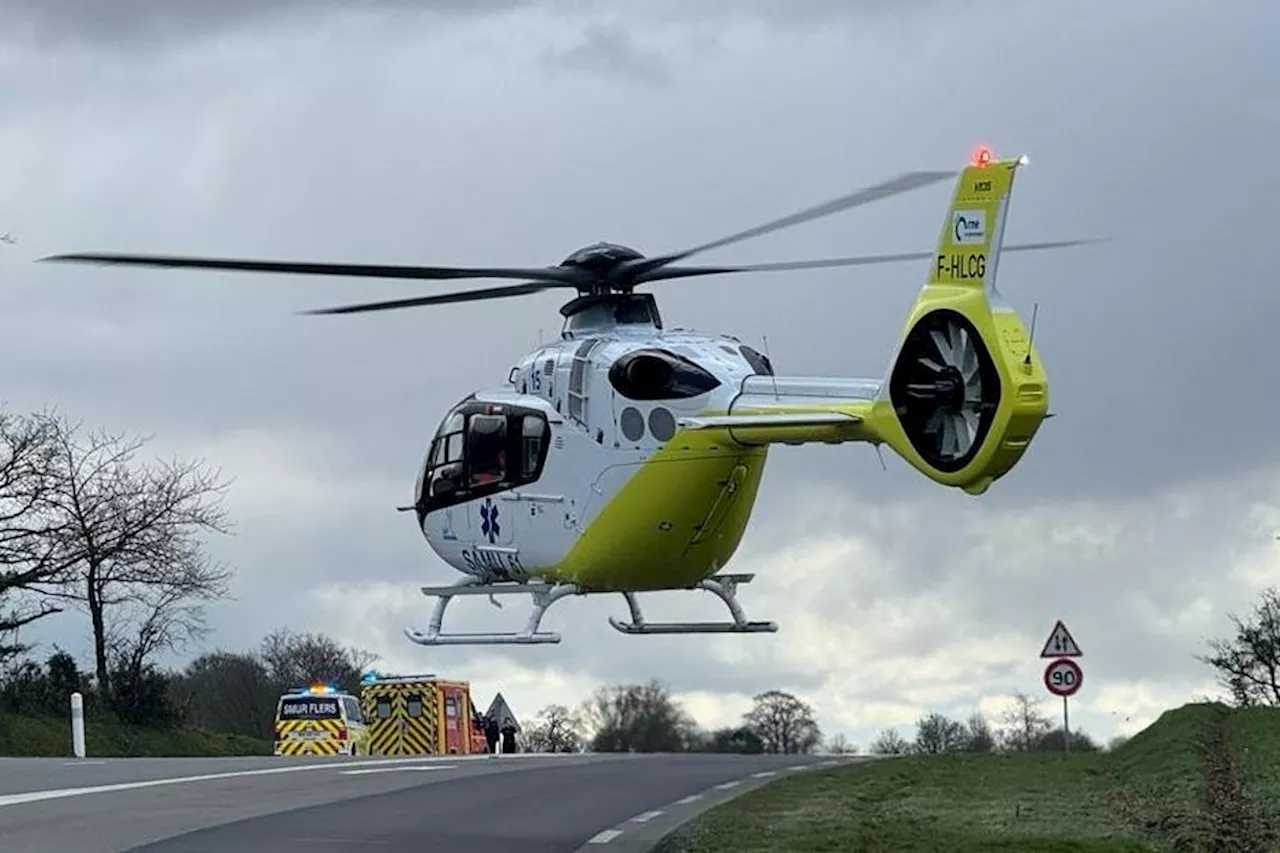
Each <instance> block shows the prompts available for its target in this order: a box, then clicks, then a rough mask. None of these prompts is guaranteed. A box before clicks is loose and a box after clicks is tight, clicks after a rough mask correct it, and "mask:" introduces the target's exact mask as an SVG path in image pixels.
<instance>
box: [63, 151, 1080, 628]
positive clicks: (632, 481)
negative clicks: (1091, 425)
mask: <svg viewBox="0 0 1280 853" xmlns="http://www.w3.org/2000/svg"><path fill="white" fill-rule="evenodd" d="M1025 162H1026V158H1025V157H1019V158H1016V159H1009V160H999V159H995V158H994V157H993V156H992V155H991V153H990V151H989V150H988V149H985V148H980V149H979V151H978V152H977V153H976V154H975V155H974V158H973V160H972V161H971V162H970V164H969V165H967V166H966V167H965V168H964V169H962V170H961V171H960V172H959V173H958V181H957V183H956V186H955V191H954V194H953V196H952V201H951V204H950V206H949V208H948V210H947V214H946V217H945V219H944V222H943V226H942V232H941V235H940V236H939V238H938V243H937V248H936V251H933V252H918V253H909V254H898V255H874V256H863V257H854V258H836V259H829V260H819V261H800V262H788V263H770V264H752V265H748V266H686V265H682V264H681V262H682V261H684V260H685V259H687V258H689V257H690V256H692V255H694V254H695V253H699V252H703V251H707V250H709V249H713V248H719V247H722V246H727V245H729V244H731V243H736V242H738V241H741V240H746V239H748V238H751V237H755V236H759V235H761V234H766V233H769V232H772V231H776V230H778V229H781V228H786V227H790V226H792V225H797V224H800V223H803V222H807V221H811V220H814V219H816V218H818V217H821V216H826V215H829V214H832V213H836V212H838V211H842V210H846V209H849V208H853V207H856V206H859V205H863V204H867V203H870V202H873V201H876V200H879V199H884V198H887V197H889V196H893V195H896V194H899V193H903V192H906V191H908V190H912V189H916V188H919V187H923V186H926V185H928V184H932V183H935V182H938V181H941V180H945V179H948V178H952V177H957V173H956V172H954V171H951V172H937V171H934V172H910V173H907V174H904V175H900V176H898V177H896V178H893V179H891V180H888V181H885V182H883V183H880V184H876V185H874V186H870V187H867V188H865V189H862V190H859V191H857V192H854V193H851V194H849V195H846V196H843V197H842V198H839V199H835V200H833V201H830V202H827V203H825V204H822V205H819V206H817V207H813V208H810V209H808V210H805V211H802V212H800V213H796V214H793V215H791V216H788V217H785V218H783V219H779V220H776V221H774V222H771V223H768V224H766V225H761V226H759V227H756V228H752V229H750V230H747V231H742V232H740V233H737V234H734V235H732V236H729V237H725V238H723V239H720V240H715V241H713V242H710V243H705V244H703V245H701V246H697V247H695V248H692V249H687V250H685V251H682V252H676V253H672V254H667V255H660V256H656V257H645V256H643V255H641V254H640V253H639V252H637V251H635V250H633V249H630V248H627V247H625V246H620V245H616V244H611V243H597V244H595V245H592V246H587V247H585V248H583V249H580V250H578V251H576V252H574V253H573V254H572V255H570V256H569V257H568V258H566V259H565V260H564V261H562V262H561V263H559V264H558V265H556V266H551V267H537V268H530V269H509V268H454V267H412V266H397V267H389V266H367V265H356V264H325V263H305V262H299V263H295V262H277V261H253V260H233V259H217V258H189V257H172V256H155V255H119V254H72V255H56V256H52V257H50V258H46V259H45V260H55V261H74V262H88V263H111V264H132V265H140V266H153V267H156V266H158V267H194V268H204V269H221V270H247V271H256V272H277V273H294V274H320V275H345V276H363V277H380V278H406V279H461V278H502V279H520V280H522V283H519V284H513V285H508V286H502V287H493V288H489V289H484V290H473V291H469V292H457V293H449V294H442V295H434V296H424V297H416V298H409V299H400V300H394V301H387V302H376V303H366V304H360V305H348V306H341V307H336V308H326V309H319V310H314V311H307V312H304V313H308V314H348V313H356V312H363V311H380V310H386V309H393V308H406V307H413V306H424V305H439V304H443V303H454V302H468V301H472V300H480V299H495V298H501V297H509V296H520V295H524V294H530V293H536V292H538V291H542V290H546V289H548V288H566V289H573V290H576V291H577V293H578V295H577V297H576V298H574V299H572V300H571V301H569V302H568V303H566V304H565V305H564V306H563V307H562V308H561V309H560V313H561V314H562V315H563V316H564V318H565V320H564V327H563V331H562V332H561V337H560V340H558V341H555V342H552V343H548V344H546V345H544V346H541V347H539V348H538V349H537V350H535V351H533V352H530V353H528V354H526V355H525V356H523V357H522V358H521V359H520V360H519V361H518V363H517V364H516V366H515V367H513V368H512V369H511V372H510V375H509V376H508V377H507V382H506V384H504V385H500V386H497V387H494V388H486V389H483V390H479V391H476V392H475V393H473V394H471V395H469V396H468V397H466V398H465V399H464V400H462V401H461V402H460V403H458V404H457V405H456V406H455V407H454V408H453V409H452V410H451V411H450V412H449V413H448V414H446V415H445V417H444V419H443V422H442V424H441V426H440V428H439V431H438V432H437V433H436V436H435V438H434V440H433V441H432V443H431V446H430V450H429V451H428V453H427V458H426V461H425V463H424V465H423V467H422V469H421V472H420V474H419V475H418V480H417V486H416V490H415V496H414V498H415V499H414V503H413V506H412V507H401V508H400V509H402V510H406V511H408V510H411V511H413V512H414V513H415V516H416V518H417V521H418V525H419V527H420V528H421V530H422V532H423V534H424V535H425V537H426V539H427V542H428V543H429V544H430V546H431V548H432V549H433V550H434V551H435V552H436V553H437V554H438V555H439V556H440V557H441V558H442V559H443V560H444V561H445V562H447V563H448V564H449V565H450V566H452V567H454V568H455V569H457V570H458V571H460V572H461V573H462V574H463V575H464V577H462V578H460V579H459V580H458V581H457V582H456V583H455V584H453V585H451V586H443V587H424V588H423V589H422V592H423V593H424V594H425V595H427V596H429V597H432V598H435V599H437V602H436V606H435V610H434V612H433V613H432V616H431V620H430V623H429V625H428V628H427V630H426V631H425V632H420V631H417V630H414V629H411V628H406V629H405V633H406V635H407V636H408V637H409V639H411V640H412V641H413V642H415V643H419V644H422V645H426V646H430V645H466V644H494V643H522V644H529V643H558V642H560V635H559V634H558V633H554V632H545V631H540V630H539V627H540V623H541V620H542V617H543V614H544V613H545V612H546V610H547V608H548V607H549V606H550V605H551V604H553V603H554V602H556V601H558V600H560V599H562V598H565V597H568V596H573V595H589V594H598V593H620V594H621V595H622V596H623V597H624V598H625V599H626V601H627V604H628V606H629V608H630V610H631V621H630V622H622V621H620V620H618V619H616V618H611V619H610V622H611V624H612V625H613V626H614V627H615V628H617V629H618V630H619V631H622V632H625V633H628V634H694V633H721V632H741V633H757V632H774V631H777V625H776V624H775V623H773V622H756V621H749V620H748V619H747V618H746V616H745V615H744V613H743V610H742V608H741V607H740V606H739V604H738V600H737V587H738V586H739V585H740V584H743V583H747V582H749V581H750V580H751V578H752V575H744V574H722V573H721V570H722V569H723V568H724V567H725V565H726V564H727V563H728V562H729V560H730V558H731V557H732V556H733V554H734V552H735V551H736V550H737V548H738V545H739V543H740V541H741V540H742V536H743V533H744V532H745V530H746V527H747V522H748V519H749V518H750V516H751V511H752V508H753V506H754V504H755V500H756V495H757V490H758V488H759V485H760V478H761V475H762V473H763V471H764V464H765V459H766V457H767V455H768V451H769V446H770V445H772V444H790V445H798V444H805V443H812V442H821V443H825V444H840V443H844V442H869V443H871V444H874V445H876V446H877V447H878V446H879V445H881V444H887V445H889V446H890V447H891V448H893V450H894V451H896V452H897V453H898V455H899V456H901V457H902V458H903V459H904V460H906V461H907V462H908V463H909V464H910V465H912V466H913V467H915V468H916V469H917V470H919V471H920V472H921V473H923V474H924V475H925V476H927V477H929V478H930V479H931V480H933V481H935V482H937V483H941V484H943V485H947V486H953V487H957V488H960V489H963V490H964V491H966V492H968V493H970V494H973V495H979V494H982V493H983V492H984V491H986V489H987V488H988V487H989V486H990V485H991V483H992V482H993V481H995V480H996V479H997V478H999V477H1001V476H1002V475H1004V474H1005V473H1006V472H1008V471H1009V470H1010V469H1011V468H1012V467H1013V466H1014V465H1015V464H1016V463H1017V462H1018V460H1019V459H1020V458H1021V456H1022V454H1023V453H1024V452H1025V451H1026V449H1027V447H1028V445H1029V444H1030V443H1031V440H1032V438H1033V437H1034V436H1035V434H1036V430H1037V429H1038V428H1039V426H1040V424H1041V422H1042V421H1043V420H1044V418H1045V417H1046V416H1048V402H1049V397H1048V382H1047V379H1046V377H1045V373H1044V370H1043V368H1042V367H1041V365H1040V363H1039V357H1038V356H1037V355H1036V353H1035V351H1034V348H1033V346H1032V341H1031V335H1030V334H1029V333H1028V330H1027V328H1026V327H1025V326H1024V325H1023V323H1022V321H1021V320H1020V319H1019V317H1018V315H1017V314H1016V313H1015V312H1014V310H1013V309H1012V308H1011V307H1010V306H1009V305H1008V304H1007V303H1006V302H1005V301H1004V299H1003V298H1002V297H1001V296H1000V294H999V293H998V291H997V290H996V287H995V279H996V269H997V262H998V260H999V257H1000V253H1001V252H1002V251H1005V252H1010V251H1019V250H1032V249H1047V248H1055V247H1064V246H1072V245H1079V244H1082V243H1087V242H1092V241H1091V240H1067V241H1055V242H1045V243H1032V244H1024V245H1016V246H1004V245H1003V234H1004V228H1005V219H1006V216H1007V213H1008V204H1009V197H1010V192H1011V190H1012V188H1013V179H1014V175H1015V173H1016V172H1017V169H1018V167H1019V166H1020V165H1022V164H1024V163H1025ZM903 261H928V263H929V267H928V277H927V281H926V283H925V285H924V288H923V290H922V291H921V293H920V295H919V297H918V299H917V300H916V303H915V306H914V308H913V309H912V310H911V312H910V315H909V316H908V318H907V322H906V327H905V330H904V334H903V337H902V339H901V342H900V343H899V345H898V351H897V352H896V353H895V354H894V356H893V358H892V359H891V361H890V364H889V368H888V370H887V373H886V375H885V376H884V377H883V378H868V379H856V378H829V377H808V376H785V375H784V376H779V375H776V374H775V373H774V369H773V366H772V365H771V364H770V362H769V359H768V358H767V357H766V356H765V355H762V354H761V353H760V352H758V351H757V350H755V349H753V348H752V347H750V346H747V345H746V344H743V343H741V342H740V341H739V340H738V339H736V338H734V337H732V336H729V335H717V334H704V333H699V332H694V331H686V330H668V329H666V328H665V327H664V325H663V321H662V319H661V317H660V315H659V313H658V306H657V303H656V301H655V300H654V297H653V296H652V295H651V294H649V293H642V292H636V288H637V286H638V285H641V284H648V283H651V282H656V281H665V280H669V279H676V278H685V277H690V276H702V275H715V274H726V273H737V272H751V271H778V270H803V269H818V268H827V267H843V266H858V265H869V264H879V263H891V262H903ZM1032 325H1033V326H1034V318H1033V321H1032ZM677 589H701V590H705V591H708V592H711V593H713V594H715V595H716V596H718V597H719V598H720V599H722V600H723V601H724V603H725V604H726V605H728V607H729V610H730V612H731V615H732V620H731V621H726V622H712V623H667V624H656V623H648V622H646V621H645V620H644V617H643V616H642V614H641V611H640V607H639V604H638V602H637V599H636V596H637V594H638V593H641V592H652V591H659V590H677ZM464 594H472V595H474V594H480V595H489V596H490V597H491V598H490V601H492V602H493V603H494V604H497V601H496V600H495V599H493V598H492V596H494V595H497V594H524V595H529V596H531V598H532V604H533V608H532V612H531V614H530V616H529V618H528V621H527V623H526V624H525V626H524V630H523V631H519V632H512V633H472V634H446V633H442V623H443V619H444V613H445V608H446V607H447V605H448V604H449V602H450V601H451V600H452V599H453V598H454V597H455V596H458V595H464Z"/></svg>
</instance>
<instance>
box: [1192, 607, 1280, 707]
mask: <svg viewBox="0 0 1280 853" xmlns="http://www.w3.org/2000/svg"><path fill="white" fill-rule="evenodd" d="M1230 618H1231V622H1232V624H1233V625H1234V626H1235V637H1233V638H1232V639H1230V640H1226V639H1218V640H1212V641H1210V643H1209V650H1210V653H1209V654H1207V655H1197V656H1196V658H1197V660H1199V661H1200V662H1201V663H1207V664H1208V665H1209V666H1211V667H1213V668H1214V670H1216V671H1217V675H1218V682H1219V683H1220V684H1221V685H1222V686H1223V687H1225V688H1226V689H1227V690H1229V691H1230V692H1231V699H1232V701H1233V702H1235V704H1236V705H1238V706H1240V707H1247V706H1250V705H1272V706H1275V705H1280V591H1277V590H1276V588H1275V587H1268V588H1267V589H1265V590H1263V592H1262V594H1261V595H1260V596H1259V597H1258V601H1257V603H1256V604H1255V605H1254V608H1253V613H1251V614H1250V615H1249V616H1248V617H1247V618H1244V619H1242V618H1240V617H1239V616H1237V615H1235V614H1231V617H1230Z"/></svg>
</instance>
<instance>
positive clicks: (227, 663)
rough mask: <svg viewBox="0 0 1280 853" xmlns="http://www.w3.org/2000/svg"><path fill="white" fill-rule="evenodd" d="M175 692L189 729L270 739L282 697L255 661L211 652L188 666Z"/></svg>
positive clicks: (265, 672)
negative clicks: (278, 701)
mask: <svg viewBox="0 0 1280 853" xmlns="http://www.w3.org/2000/svg"><path fill="white" fill-rule="evenodd" d="M173 692H174V694H175V696H176V697H177V700H178V704H179V706H180V707H181V708H182V711H183V715H184V717H185V719H186V721H187V723H188V725H192V726H195V727H197V728H204V729H207V730H209V731H215V732H231V733H234V734H242V735H249V736H251V737H260V738H269V737H271V732H272V717H273V716H274V711H275V705H276V700H277V699H278V698H279V696H280V691H278V690H277V689H276V685H275V684H273V683H272V681H271V677H270V675H269V674H268V672H267V668H266V666H264V665H263V663H262V661H260V660H258V658H257V657H255V656H253V655H247V654H235V653H232V652H211V653H209V654H205V655H201V656H200V657H198V658H196V659H195V660H194V661H192V662H191V663H190V664H189V665H188V666H187V668H186V670H185V671H184V672H183V673H182V674H181V675H180V676H178V677H177V678H176V679H175V680H174V686H173Z"/></svg>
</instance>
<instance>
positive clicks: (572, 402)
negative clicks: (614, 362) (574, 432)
mask: <svg viewBox="0 0 1280 853" xmlns="http://www.w3.org/2000/svg"><path fill="white" fill-rule="evenodd" d="M598 343H599V341H598V340H595V339H588V340H585V341H583V342H582V343H581V344H579V345H578V349H577V351H576V352H574V354H573V362H572V364H570V366H569V417H571V418H573V419H574V420H575V421H577V422H578V423H580V424H583V425H584V426H585V425H586V423H587V395H586V391H585V389H586V386H587V370H588V369H589V368H590V367H591V362H590V360H589V356H590V355H591V350H593V349H595V346H596V344H598Z"/></svg>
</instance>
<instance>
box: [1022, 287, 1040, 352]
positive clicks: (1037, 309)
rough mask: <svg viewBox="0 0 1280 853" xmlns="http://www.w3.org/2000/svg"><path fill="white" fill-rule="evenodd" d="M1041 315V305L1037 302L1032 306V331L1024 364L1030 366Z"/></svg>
mask: <svg viewBox="0 0 1280 853" xmlns="http://www.w3.org/2000/svg"><path fill="white" fill-rule="evenodd" d="M1039 313H1040V303H1039V302H1036V303H1034V304H1032V306H1031V331H1030V332H1028V333H1027V357H1026V358H1024V359H1023V360H1022V363H1023V364H1025V365H1028V366H1030V364H1031V344H1032V343H1034V342H1035V339H1036V315H1037V314H1039Z"/></svg>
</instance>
